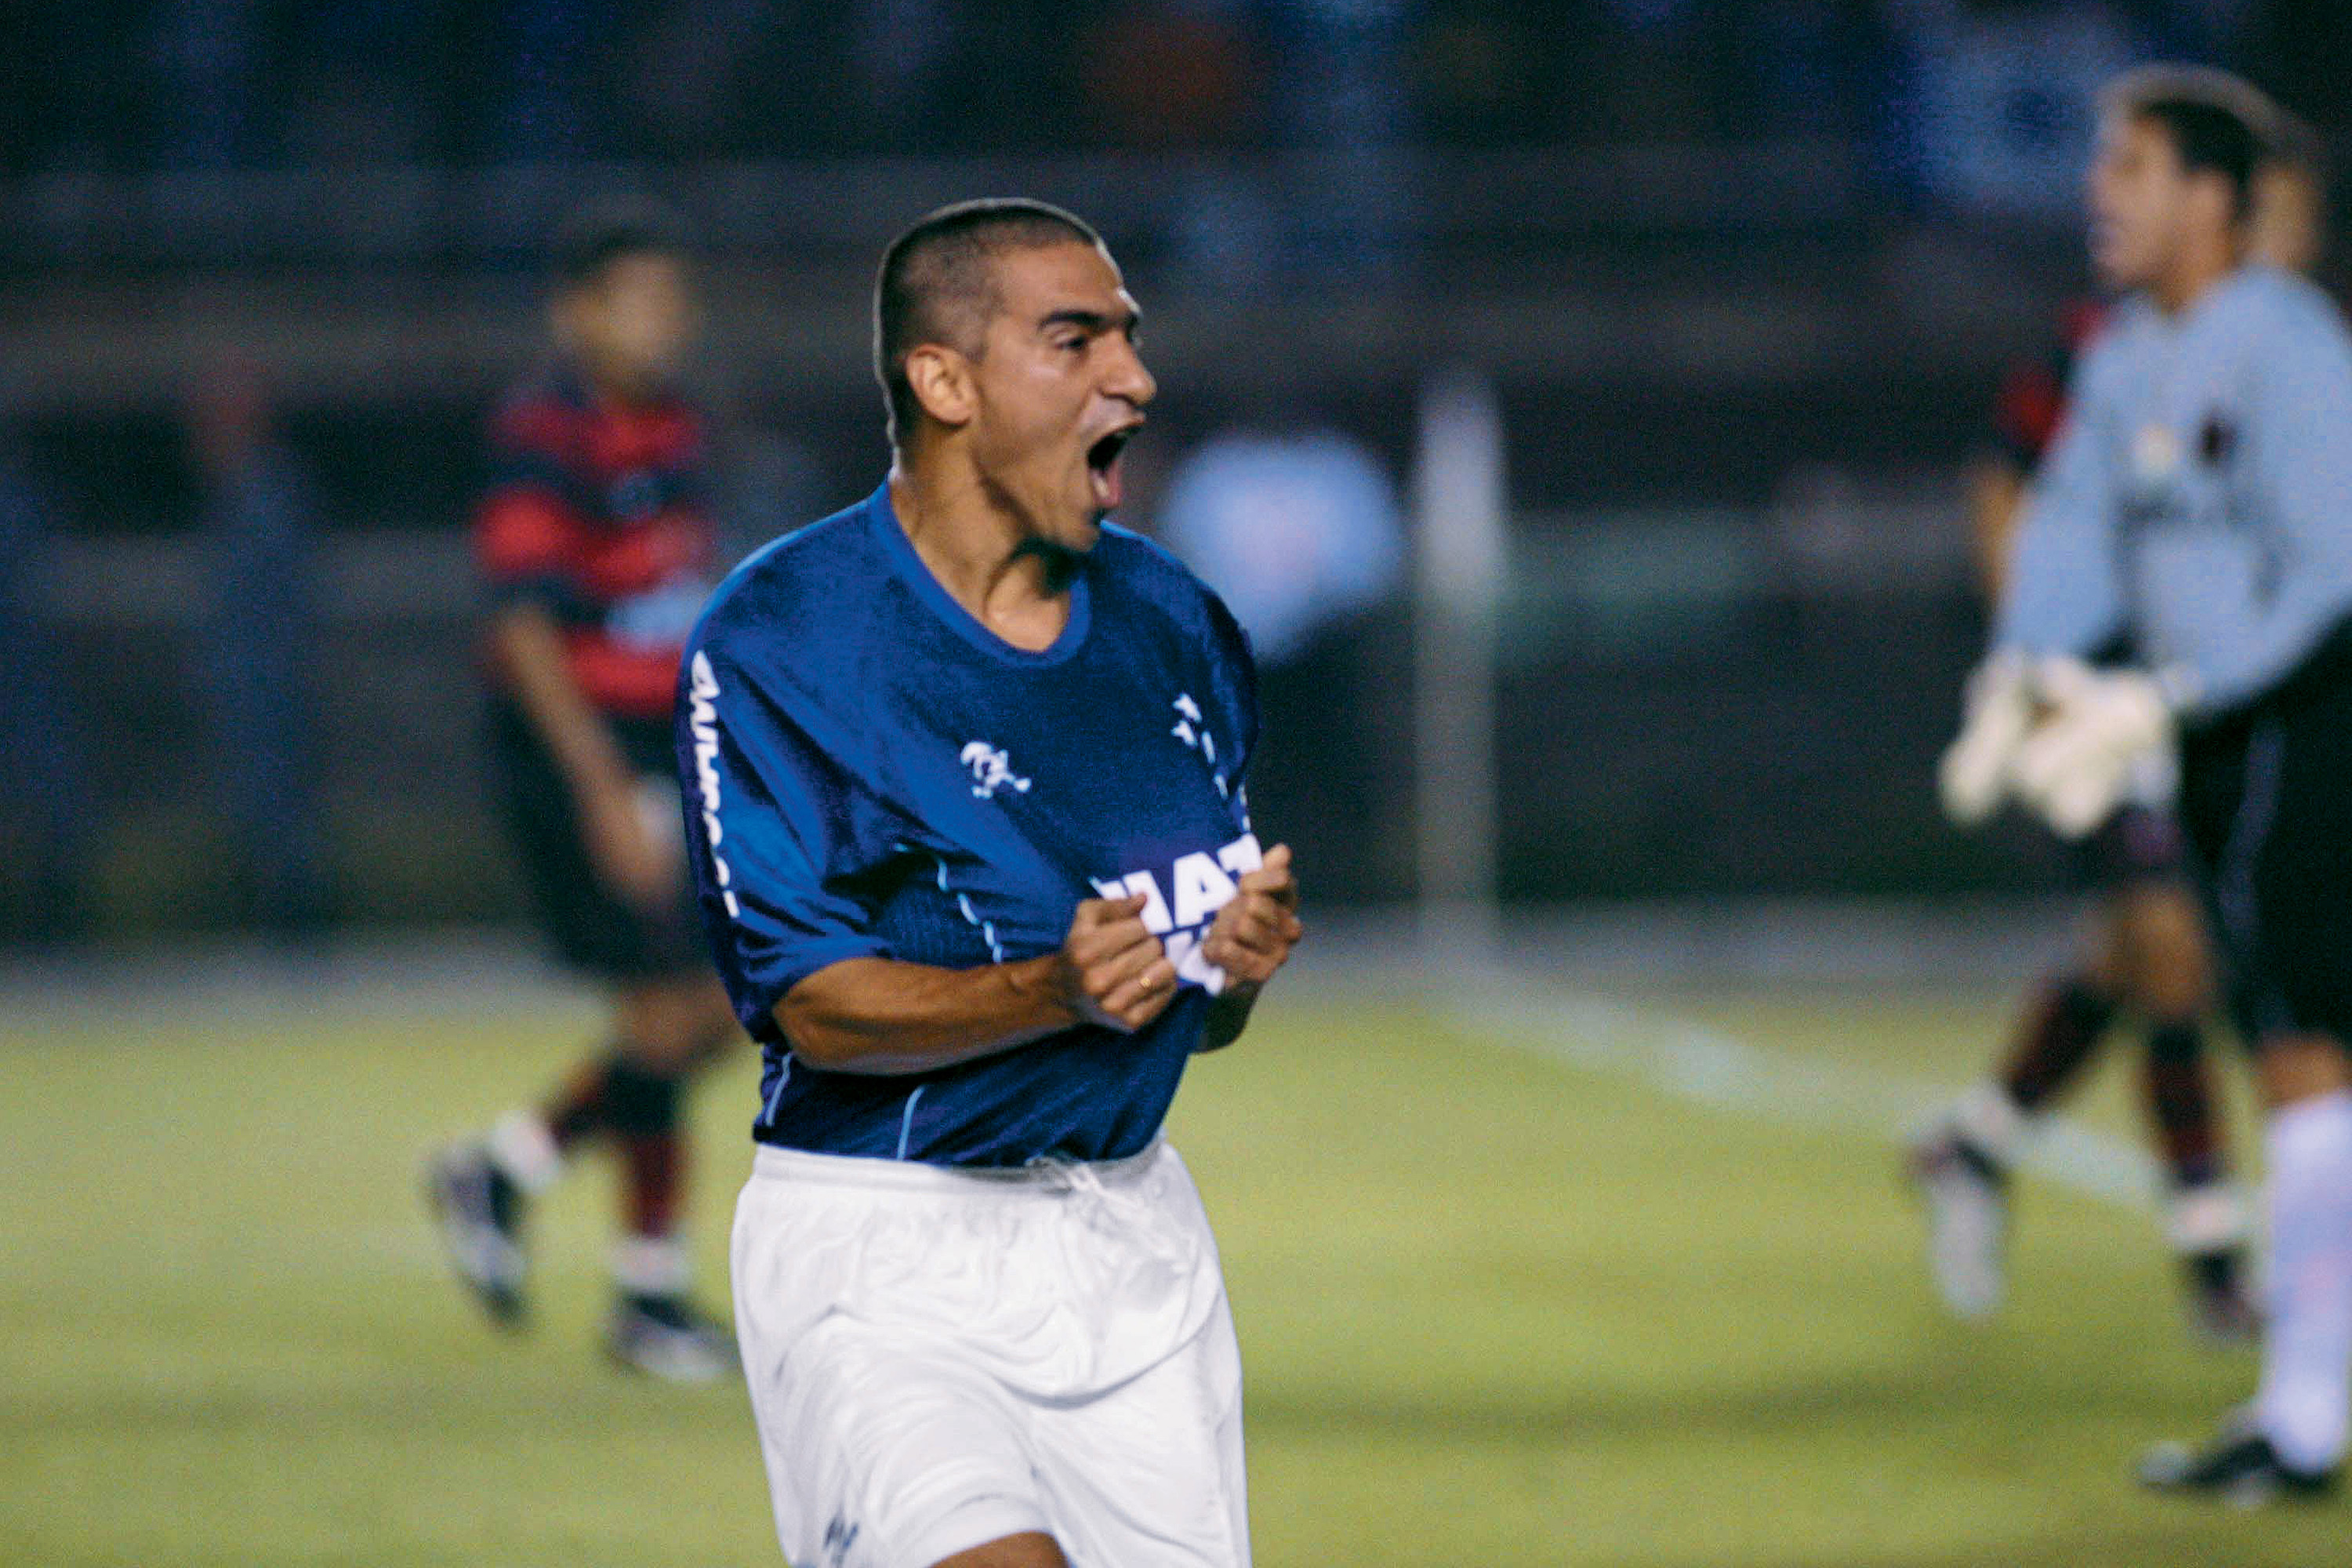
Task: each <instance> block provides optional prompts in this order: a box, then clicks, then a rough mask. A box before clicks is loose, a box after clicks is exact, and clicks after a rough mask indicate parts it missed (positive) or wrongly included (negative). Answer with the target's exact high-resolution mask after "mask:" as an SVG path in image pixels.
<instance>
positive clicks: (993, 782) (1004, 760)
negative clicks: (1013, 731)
mask: <svg viewBox="0 0 2352 1568" xmlns="http://www.w3.org/2000/svg"><path fill="white" fill-rule="evenodd" d="M962 756H963V765H964V766H965V767H967V768H969V769H971V793H972V794H973V795H977V796H979V797H980V798H981V799H982V800H991V799H993V798H994V797H995V795H996V792H997V791H998V790H1001V789H1009V790H1011V791H1013V793H1014V794H1015V795H1027V794H1028V793H1029V781H1028V780H1027V779H1024V778H1022V777H1020V776H1019V775H1018V774H1016V773H1013V759H1012V758H1011V757H1008V756H1006V755H1005V754H1004V752H1003V749H1001V748H999V747H996V746H992V745H990V744H989V743H988V742H985V741H971V742H966V743H965V745H964V748H963V752H962Z"/></svg>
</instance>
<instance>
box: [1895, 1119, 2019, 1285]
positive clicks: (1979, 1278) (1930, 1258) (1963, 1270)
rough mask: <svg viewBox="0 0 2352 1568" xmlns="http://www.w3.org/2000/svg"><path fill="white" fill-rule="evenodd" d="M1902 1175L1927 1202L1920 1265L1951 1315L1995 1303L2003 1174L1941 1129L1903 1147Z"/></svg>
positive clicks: (2004, 1227)
mask: <svg viewBox="0 0 2352 1568" xmlns="http://www.w3.org/2000/svg"><path fill="white" fill-rule="evenodd" d="M1908 1173H1909V1175H1910V1178H1911V1184H1912V1185H1913V1186H1914V1187H1915V1188H1916V1189H1917V1191H1918V1194H1919V1197H1920V1201H1921V1202H1923V1203H1925V1204H1926V1205H1927V1267H1928V1269H1929V1272H1930V1273H1932V1274H1933V1275H1934V1277H1935V1281H1936V1293H1937V1295H1939V1296H1941V1297H1942V1298H1943V1300H1944V1305H1945V1306H1946V1307H1948V1308H1949V1309H1950V1310H1951V1311H1952V1313H1953V1315H1954V1316H1956V1317H1960V1318H1969V1319H1976V1318H1984V1317H1989V1316H1990V1315H1991V1314H1992V1313H1993V1312H1994V1311H1995V1310H1998V1309H1999V1307H2000V1301H2001V1295H2002V1292H2003V1289H2004V1288H2005V1286H2006V1283H2007V1281H2006V1278H2005V1269H2004V1268H2003V1264H2004V1262H2005V1256H2004V1255H2005V1254H2006V1252H2007V1250H2008V1245H2009V1196H2008V1192H2007V1188H2008V1177H2007V1175H2006V1174H2005V1173H2003V1172H2002V1171H2001V1169H2000V1166H1999V1165H1996V1164H1995V1163H1993V1162H1992V1161H1990V1160H1989V1159H1987V1158H1986V1157H1985V1156H1984V1155H1983V1154H1982V1153H1981V1152H1979V1151H1978V1150H1977V1149H1976V1148H1974V1147H1973V1146H1972V1145H1970V1144H1969V1142H1968V1141H1967V1140H1965V1139H1963V1138H1961V1137H1959V1136H1958V1134H1956V1133H1955V1132H1953V1131H1952V1130H1951V1129H1950V1128H1949V1127H1939V1128H1937V1129H1936V1130H1934V1131H1930V1132H1928V1133H1927V1135H1926V1136H1924V1137H1922V1138H1920V1139H1919V1140H1918V1141H1917V1142H1914V1143H1913V1144H1912V1145H1911V1154H1910V1159H1909V1162H1908Z"/></svg>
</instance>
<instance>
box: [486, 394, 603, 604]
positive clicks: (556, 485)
mask: <svg viewBox="0 0 2352 1568" xmlns="http://www.w3.org/2000/svg"><path fill="white" fill-rule="evenodd" d="M568 428H569V426H568V421H567V419H566V417H565V415H564V411H563V410H562V407H561V406H560V405H555V404H553V403H551V402H545V401H540V400H535V399H521V400H518V401H516V402H512V403H509V404H508V405H506V406H505V407H502V408H501V409H499V412H498V413H497V415H495V416H493V417H492V419H491V421H490V428H489V439H488V448H489V450H488V467H489V479H488V485H487V486H486V488H485V489H484V490H483V492H482V499H481V501H480V503H479V504H478V506H477V507H476V508H475V511H474V555H475V560H476V562H477V563H478V565H479V566H480V568H481V572H482V575H483V577H484V579H485V580H486V581H487V582H488V584H489V587H490V594H491V597H492V599H493V600H494V601H495V602H497V603H499V604H509V603H513V602H516V601H519V600H520V601H525V602H530V603H537V604H542V605H546V606H548V607H549V608H551V609H555V610H558V611H561V610H562V609H564V608H565V607H567V605H568V604H569V601H570V599H571V597H572V593H573V589H572V564H573V563H574V562H576V561H577V560H578V559H579V554H580V550H581V546H582V542H583V531H584V527H585V525H584V522H583V519H582V518H581V515H580V511H579V508H578V507H577V506H576V505H574V504H573V502H572V495H571V489H570V482H569V480H568V479H567V478H566V473H567V468H566V464H567V462H568V452H569V446H568V442H569V436H568Z"/></svg>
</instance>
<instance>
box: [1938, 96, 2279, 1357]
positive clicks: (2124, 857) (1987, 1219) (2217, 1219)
mask: <svg viewBox="0 0 2352 1568" xmlns="http://www.w3.org/2000/svg"><path fill="white" fill-rule="evenodd" d="M2171 79H2181V76H2180V73H2179V72H2178V71H2175V70H2172V69H2169V68H2157V69H2155V70H2153V71H2151V72H2148V73H2146V74H2144V75H2142V76H2140V77H2137V78H2135V79H2134V80H2135V81H2136V82H2137V86H2138V89H2141V90H2152V89H2155V88H2157V87H2159V86H2161V85H2163V84H2164V82H2166V81H2167V80H2171ZM2187 79H2188V80H2189V82H2190V83H2191V85H2192V86H2193V85H2195V84H2196V83H2198V82H2199V81H2200V80H2202V81H2204V82H2205V83H2206V85H2208V86H2220V85H2221V84H2219V83H2215V82H2213V81H2212V80H2211V79H2210V78H2201V77H2200V76H2197V75H2194V74H2192V75H2190V76H2189V77H2188V78H2187ZM2224 90H2228V89H2226V87H2225V88H2224ZM2322 194H2323V191H2322V182H2321V176H2320V172H2319V163H2318V161H2317V157H2316V153H2315V151H2314V148H2313V139H2312V138H2311V136H2310V133H2309V132H2305V131H2304V130H2303V129H2302V128H2300V127H2293V126H2286V125H2284V121H2283V122H2282V128H2281V131H2280V132H2279V133H2278V134H2277V135H2275V136H2274V137H2273V144H2272V146H2271V147H2270V149H2269V150H2268V152H2267V153H2266V155H2265V158H2264V162H2263V165H2262V167H2261V169H2260V171H2259V172H2258V174H2257V175H2256V178H2255V194H2254V201H2253V216H2252V222H2251V224H2250V226H2249V230H2248V236H2247V243H2246V248H2247V252H2248V254H2249V256H2250V257H2252V258H2253V259H2255V260H2258V261H2263V262H2267V263H2269V264H2270V265H2273V266H2276V267H2281V268H2286V269H2288V270H2290V271H2298V272H2308V271H2309V270H2310V269H2311V268H2312V267H2313V266H2314V265H2315V263H2316V262H2317V260H2318V255H2319V250H2320V238H2321V225H2320V218H2319V211H2320V206H2321V202H2320V200H2319V198H2320V196H2321V195H2322ZM2103 314H2104V313H2103V312H2102V311H2100V310H2097V309H2096V308H2095V307H2094V306H2089V305H2078V306H2076V307H2075V308H2074V309H2072V310H2070V311H2069V312H2068V317H2067V321H2066V332H2065V335H2064V339H2063V343H2062V344H2061V346H2060V349H2059V352H2058V353H2055V354H2053V356H2052V358H2051V362H2050V363H2042V362H2038V361H2037V362H2035V363H2031V364H2025V365H2021V366H2019V367H2017V368H2016V369H2015V370H2013V371H2012V372H2011V374H2010V376H2009V377H2008V379H2007V380H2006V382H2005V383H2004V384H2003V385H2002V388H2001V395H2000V407H1999V434H2000V443H1999V447H1998V450H1997V451H1995V452H1993V453H1990V454H1988V455H1987V456H1986V457H1985V458H1983V459H1981V460H1980V461H1979V463H1978V464H1977V465H1975V467H1974V468H1973V470H1972V472H1971V474H1970V500H1971V509H1970V510H1971V513H1972V518H1973V521H1974V522H1975V525H1976V526H1975V542H1976V545H1977V551H1976V554H1977V559H1978V565H1979V572H1980V574H1981V575H1982V577H1983V579H1984V581H1985V583H1986V585H1987V588H1988V590H1989V592H1990V595H1991V597H1992V598H1994V599H1995V600H1996V601H1997V600H1998V599H1999V598H2000V596H2001V594H2002V591H2003V585H2004V583H2005V581H2006V577H2007V571H2008V563H2009V555H2010V548H2011V542H2012V540H2013V537H2014V534H2015V530H2016V523H2017V521H2018V518H2019V517H2020V515H2021V513H2022V511H2023V510H2024V503H2025V488H2026V482H2027V479H2028V476H2029V475H2030V474H2031V473H2032V469H2033V468H2034V467H2035V466H2036V465H2037V464H2038V463H2039V462H2040V461H2041V460H2042V457H2043V455H2044V454H2045V453H2046V452H2047V450H2048V448H2049V446H2050V444H2051V441H2052V439H2053V437H2055V436H2056V434H2057V431H2058V428H2059V426H2060V425H2061V424H2062V423H2063V418H2064V413H2065V405H2064V398H2063V392H2064V388H2065V385H2066V383H2067V382H2068V381H2069V380H2071V379H2072V369H2073V365H2074V362H2075V360H2076V359H2077V358H2078V357H2079V355H2080V354H2081V353H2082V351H2083V349H2084V345H2085V344H2086V342H2088V340H2089V339H2090V338H2091V337H2092V336H2093V335H2094V334H2095V332H2096V331H2097V330H2098V328H2099V326H2100V325H2101V322H2102V316H2103ZM2103 652H2106V653H2109V654H2116V655H2117V656H2118V657H2120V650H2103ZM2095 662H2106V663H2113V662H2116V658H2103V659H2100V660H2095ZM2027 720H2028V715H2026V714H2024V713H2023V712H2020V713H2019V714H2018V715H2017V721H2018V722H2025V721H2027ZM1989 732H1990V731H1978V733H1979V734H1980V735H1981V734H1985V733H1989ZM1996 761H1997V759H1996ZM1985 762H1986V759H1985V758H1984V757H1983V756H1981V755H1979V754H1978V753H1977V752H1976V751H1975V749H1974V748H1970V747H1955V748H1954V749H1953V751H1952V752H1951V753H1950V754H1949V755H1948V758H1947V762H1946V766H1945V769H1944V777H1943V783H1944V785H1945V795H1946V805H1947V807H1948V810H1949V811H1950V812H1951V814H1952V816H1953V817H1954V819H1955V820H1956V821H1958V822H1959V823H1960V824H1961V825H1962V826H1974V825H1975V824H1976V823H1978V822H1979V821H1981V820H1982V818H1983V817H1984V816H1985V815H1987V814H1988V813H1989V812H1990V810H1991V808H1992V805H1994V803H1995V799H1996V796H1997V794H1998V786H1999V784H2000V779H1999V774H1998V771H1997V768H1996V769H1990V770H1989V769H1988V768H1987V767H1986V765H1985ZM2178 789H2179V770H2178V768H2177V767H2176V766H2175V764H2174V762H2173V759H2172V757H2171V756H2170V755H2169V753H2159V754H2157V755H2154V756H2151V757H2150V758H2149V759H2148V760H2147V763H2144V764H2143V765H2142V766H2141V767H2139V768H2138V769H2137V772H2136V773H2135V776H2134V777H2133V779H2132V781H2131V785H2130V787H2129V788H2128V789H2126V791H2125V793H2124V798H2123V799H2122V800H2121V801H2120V802H2119V803H2118V804H2117V805H2116V809H2115V811H2114V812H2113V813H2112V814H2111V815H2110V816H2108V817H2107V819H2106V820H2105V822H2104V823H2102V824H2100V825H2099V826H2098V827H2097V828H2096V829H2095V831H2093V832H2092V833H2091V834H2090V835H2088V836H2087V837H2085V838H2084V841H2083V844H2082V847H2081V849H2080V851H2079V852H2078V854H2077V856H2076V867H2077V871H2078V874H2079V876H2080V877H2081V879H2082V880H2083V882H2084V884H2085V885H2086V886H2087V887H2088V888H2090V889H2092V890H2094V891H2095V893H2097V895H2098V897H2099V904H2098V908H2097V910H2096V919H2095V928H2094V931H2093V933H2092V936H2091V940H2090V942H2088V944H2087V948H2088V951H2087V952H2085V953H2084V955H2083V956H2082V958H2081V959H2080V960H2079V961H2078V963H2076V964H2075V965H2074V967H2073V968H2071V969H2069V970H2068V971H2066V972H2064V973H2061V974H2059V975H2058V976H2056V977H2054V978H2053V979H2051V980H2049V981H2047V982H2045V983H2044V984H2042V986H2041V988H2040V989H2039V991H2038V993H2037V994H2035V996H2034V997H2033V998H2032V1002H2031V1003H2030V1004H2029V1005H2028V1006H2027V1008H2026V1009H2025V1012H2024V1016H2022V1018H2021V1020H2020V1023H2019V1026H2018V1029H2017V1033H2016V1037H2015V1040H2014V1043H2013V1045H2012V1046H2011V1050H2010V1052H2009V1054H2008V1056H2007V1057H2006V1058H2004V1059H2003V1060H2002V1061H2001V1063H2000V1067H1999V1068H1998V1070H1997V1071H1996V1072H1995V1073H1994V1075H1993V1076H1992V1077H1990V1078H1989V1079H1986V1080H1985V1081H1984V1082H1982V1083H1979V1084H1978V1085H1976V1086H1974V1087H1973V1088H1971V1089H1969V1091H1968V1092H1967V1093H1966V1094H1964V1095H1963V1096H1961V1097H1960V1099H1959V1100H1958V1101H1957V1102H1956V1103H1955V1104H1954V1105H1953V1106H1952V1107H1951V1108H1950V1109H1949V1110H1948V1111H1946V1112H1945V1113H1944V1114H1942V1115H1941V1116H1939V1117H1937V1120H1936V1121H1934V1122H1933V1123H1932V1124H1931V1125H1930V1126H1929V1127H1928V1128H1927V1130H1926V1131H1925V1132H1924V1133H1923V1134H1922V1136H1921V1137H1920V1138H1918V1139H1917V1140H1916V1141H1915V1142H1914V1143H1913V1145H1912V1148H1911V1151H1910V1161H1909V1165H1910V1173H1911V1176H1912V1179H1913V1180H1914V1181H1915V1182H1916V1184H1918V1186H1919V1189H1920V1193H1921V1195H1922V1197H1923V1198H1924V1199H1925V1200H1926V1203H1927V1214H1928V1260H1929V1264H1930V1268H1931V1270H1932V1272H1933V1274H1934V1278H1935V1280H1936V1284H1937V1289H1938V1290H1939V1291H1940V1293H1941V1294H1942V1296H1943V1298H1944V1300H1945V1302H1946V1304H1947V1305H1948V1306H1949V1307H1950V1308H1951V1309H1952V1310H1954V1311H1955V1312H1957V1313H1958V1314H1959V1315H1960V1316H1963V1317H1978V1316H1981V1315H1983V1314H1985V1313H1987V1312H1990V1310H1993V1309H1994V1308H1995V1307H1996V1306H1998V1305H1999V1303H2000V1297H2001V1294H2002V1289H2003V1278H2002V1276H2003V1254H2004V1252H2005V1250H2006V1243H2007V1233H2008V1219H2009V1215H2008V1203H2007V1184H2008V1175H2009V1170H2010V1167H2011V1164H2012V1163H2013V1162H2014V1161H2015V1159H2016V1156H2017V1154H2018V1152H2019V1150H2020V1147H2021V1144H2022V1143H2023V1142H2024V1141H2025V1139H2026V1138H2027V1137H2028V1136H2029V1135H2030V1133H2031V1131H2032V1128H2033V1127H2034V1125H2035V1124H2036V1122H2037V1121H2038V1120H2039V1118H2041V1117H2042V1115H2044V1114H2046V1113H2047V1112H2048V1111H2049V1110H2050V1109H2051V1108H2052V1107H2053V1106H2054V1105H2055V1104H2056V1103H2057V1101H2058V1100H2059V1099H2060V1098H2061V1097H2062V1096H2063V1094H2065V1093H2066V1092H2067V1091H2068V1090H2070V1089H2073V1088H2074V1086H2075V1085H2076V1084H2078V1083H2079V1082H2080V1081H2081V1079H2082V1077H2083V1074H2084V1070H2085V1069H2086V1068H2088V1067H2089V1065H2090V1064H2091V1062H2092V1061H2093V1060H2094V1059H2095V1057H2096V1055H2097V1052H2098V1049H2099V1047H2100V1046H2101V1044H2102V1043H2103V1042H2104V1041H2105V1039H2106V1038H2107V1037H2110V1036H2111V1034H2112V1033H2113V1030H2112V1025H2113V1024H2114V1023H2115V1021H2116V1018H2117V1017H2118V1016H2119V1015H2121V1014H2123V1013H2124V1012H2126V1011H2130V1012H2132V1013H2135V1014H2137V1017H2138V1020H2139V1022H2140V1023H2141V1025H2142V1026H2143V1027H2144V1028H2145V1030H2146V1036H2147V1050H2146V1054H2145V1055H2144V1057H2143V1058H2142V1064H2143V1068H2144V1072H2145V1080H2144V1081H2145V1089H2146V1097H2147V1110H2148V1115H2149V1120H2150V1122H2151V1123H2152V1131H2153V1132H2154V1133H2155V1136H2156V1141H2157V1143H2158V1148H2159V1150H2160V1151H2161V1152H2162V1155H2163V1158H2164V1165H2165V1170H2166V1173H2167V1176H2168V1189H2169V1190H2168V1194H2167V1196H2166V1201H2165V1205H2164V1231H2165V1236H2166V1238H2167V1239H2168V1241H2169V1242H2170V1243H2171V1245H2172V1247H2173V1248H2174V1250H2175V1251H2176V1252H2177V1253H2178V1254H2179V1257H2180V1258H2181V1261H2182V1264H2183V1273H2184V1275H2185V1279H2186V1283H2187V1285H2188V1287H2189V1300H2190V1303H2191V1308H2192V1315H2193V1321H2194V1322H2195V1323H2196V1324H2197V1326H2198V1327H2199V1328H2200V1330H2201V1331H2203V1332H2204V1333H2205V1334H2206V1335H2207V1336H2208V1337H2209V1338H2210V1339H2211V1340H2212V1341H2214V1342H2218V1343H2234V1342H2240V1341H2242V1340H2247V1339H2251V1338H2252V1335H2253V1333H2254V1331H2255V1328H2256V1313H2255V1312H2254V1310H2253V1308H2252V1303H2251V1300H2250V1299H2249V1297H2248V1296H2247V1293H2246V1282H2245V1274H2246V1268H2245V1244H2246V1237H2247V1230H2248V1224H2247V1215H2246V1209H2245V1205H2244V1203H2243V1202H2242V1199H2241V1197H2240V1195H2239V1194H2238V1192H2237V1190H2236V1188H2235V1187H2234V1185H2233V1184H2231V1182H2230V1181H2229V1179H2228V1164H2227V1155H2226V1150H2225V1148H2224V1135H2223V1131H2222V1125H2221V1116H2220V1114H2219V1106H2218V1103H2217V1100H2216V1097H2215V1094H2214V1089H2213V1083H2212V1076H2213V1075H2212V1067H2211V1062H2210V1058H2209V1057H2208V1055H2207V1053H2206V1050H2205V1039H2204V1027H2203V1023H2202V1019H2203V1017H2204V1015H2205V1014H2206V1012H2207V1011H2208V1010H2209V1009H2210V1006H2211V1002H2212V974H2211V968H2212V965H2211V961H2210V956H2209V953H2208V943H2207V938H2206V935H2205V931H2204V920H2203V916H2202V914H2201V912H2200V909H2199V906H2198V902H2197V896H2196V890H2195V889H2194V887H2193V886H2192V884H2191V882H2190V879H2189V870H2188V868H2187V866H2186V864H2185V861H2184V855H2185V846H2184V845H2183V843H2182V839H2181V833H2180V827H2179V821H2178V819H2177V816H2175V812H2174V797H2175V795H2177V793H2178Z"/></svg>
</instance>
